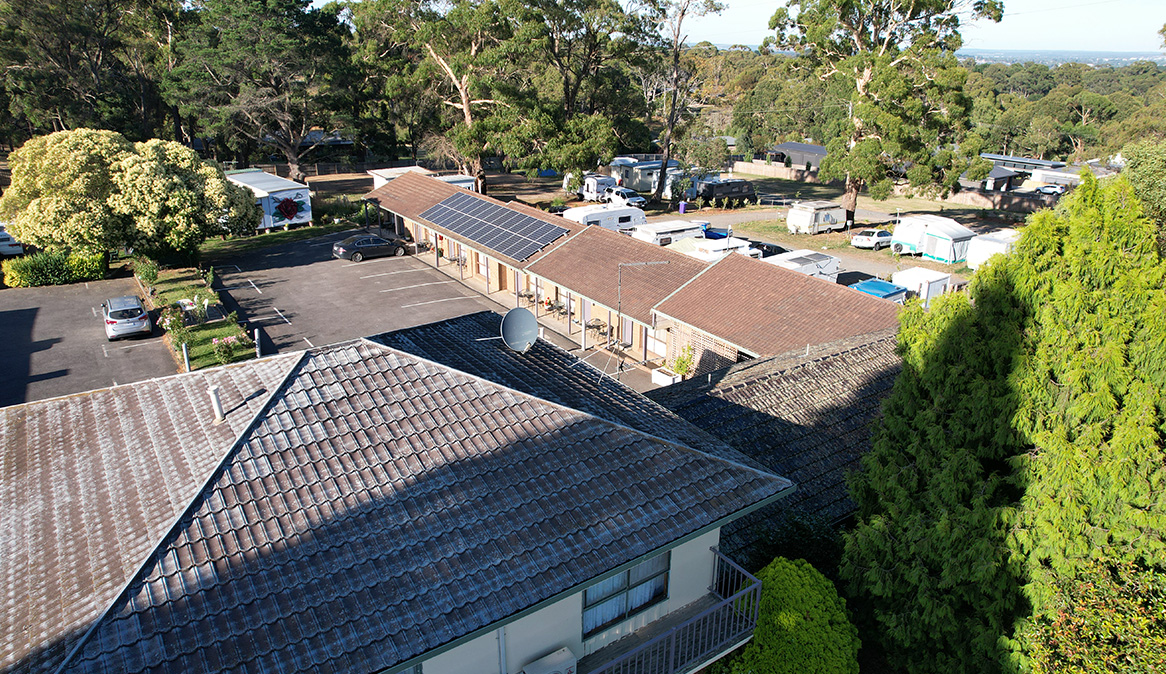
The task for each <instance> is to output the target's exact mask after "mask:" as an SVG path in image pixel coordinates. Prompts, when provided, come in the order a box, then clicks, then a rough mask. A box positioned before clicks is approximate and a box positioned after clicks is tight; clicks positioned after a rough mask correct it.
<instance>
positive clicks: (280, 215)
mask: <svg viewBox="0 0 1166 674" xmlns="http://www.w3.org/2000/svg"><path fill="white" fill-rule="evenodd" d="M226 173H227V180H230V181H231V182H233V183H235V184H236V185H239V186H240V187H246V188H247V189H249V190H251V192H253V193H254V194H255V203H256V204H259V208H260V209H262V211H263V220H262V222H260V223H259V227H258V228H259V229H261V230H267V229H273V228H275V227H283V228H284V229H287V228H288V227H290V226H291V225H299V224H305V223H310V222H311V221H312V196H311V192H310V190H309V189H308V186H307V185H303V184H300V183H297V182H295V181H294V180H288V179H287V178H280V177H279V176H277V175H273V174H271V173H264V172H263V171H261V170H259V169H241V170H238V171H227V172H226Z"/></svg>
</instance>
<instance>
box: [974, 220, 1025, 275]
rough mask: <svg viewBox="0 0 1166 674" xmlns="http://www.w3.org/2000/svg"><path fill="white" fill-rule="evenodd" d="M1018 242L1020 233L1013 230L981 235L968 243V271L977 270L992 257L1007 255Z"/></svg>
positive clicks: (1001, 230)
mask: <svg viewBox="0 0 1166 674" xmlns="http://www.w3.org/2000/svg"><path fill="white" fill-rule="evenodd" d="M1019 240H1020V232H1018V231H1016V230H1015V229H1000V230H997V231H995V232H990V233H988V234H981V235H979V236H977V237H975V238H973V239H972V240H971V242H970V243H968V260H967V265H968V269H978V268H979V267H980V265H982V264H984V263H985V262H987V261H988V259H989V258H991V257H992V256H993V255H997V254H1000V255H1007V254H1009V253H1011V252H1012V247H1013V246H1015V245H1016V242H1017V241H1019Z"/></svg>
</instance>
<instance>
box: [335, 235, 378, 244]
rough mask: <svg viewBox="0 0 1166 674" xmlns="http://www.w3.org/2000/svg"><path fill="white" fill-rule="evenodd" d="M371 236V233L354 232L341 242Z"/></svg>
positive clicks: (349, 241)
mask: <svg viewBox="0 0 1166 674" xmlns="http://www.w3.org/2000/svg"><path fill="white" fill-rule="evenodd" d="M369 236H371V234H353V235H352V236H350V237H348V238H347V239H344V240H343V241H341V242H340V243H353V242H355V241H356V240H357V239H365V238H368V237H369Z"/></svg>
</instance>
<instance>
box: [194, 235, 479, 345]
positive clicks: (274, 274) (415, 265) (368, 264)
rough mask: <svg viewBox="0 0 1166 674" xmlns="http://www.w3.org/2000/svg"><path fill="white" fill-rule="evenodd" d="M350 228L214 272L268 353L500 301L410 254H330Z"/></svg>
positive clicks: (395, 327) (435, 318) (271, 250)
mask: <svg viewBox="0 0 1166 674" xmlns="http://www.w3.org/2000/svg"><path fill="white" fill-rule="evenodd" d="M345 236H346V234H345V233H340V234H334V235H330V236H327V237H321V238H319V239H313V240H309V241H299V242H295V243H289V244H286V245H283V246H276V247H273V248H268V249H264V250H261V251H258V252H256V253H253V254H250V255H247V256H243V257H240V258H238V259H235V260H231V261H229V262H228V263H221V264H219V265H218V266H217V267H216V268H215V271H216V274H217V275H218V276H219V278H220V279H222V285H223V287H224V288H225V289H226V290H227V291H228V292H227V293H226V294H227V295H229V296H230V297H224V302H225V304H226V305H227V308H228V310H238V312H239V320H240V322H245V323H247V325H248V328H249V329H254V328H256V327H259V328H261V329H262V337H261V345H262V347H263V351H264V353H273V352H275V351H287V350H298V349H304V348H307V347H309V346H320V345H323V344H331V343H333V342H339V341H343V340H346V339H354V338H357V337H366V336H368V335H374V334H377V333H380V332H386V331H389V330H399V329H401V328H408V327H412V326H415V325H421V324H423V323H431V322H433V321H439V320H443V319H446V318H452V317H454V316H461V315H463V314H468V313H472V312H475V311H481V310H482V309H491V310H493V309H496V308H497V305H495V304H494V303H492V302H490V301H488V300H486V299H485V298H483V297H482V296H481V295H479V294H478V293H476V292H474V291H473V290H470V289H469V288H467V287H465V286H463V285H461V284H460V283H458V281H457V280H456V279H451V278H450V277H448V276H446V275H445V274H442V273H441V272H438V271H436V270H434V269H433V268H432V267H430V266H428V265H426V264H425V263H423V262H421V261H420V260H417V259H416V258H414V257H412V256H410V255H406V256H404V257H385V258H376V259H373V260H365V261H364V262H360V263H352V262H349V261H347V260H336V259H333V258H332V243H333V242H335V241H338V240H340V239H343V238H345Z"/></svg>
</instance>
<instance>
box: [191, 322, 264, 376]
mask: <svg viewBox="0 0 1166 674" xmlns="http://www.w3.org/2000/svg"><path fill="white" fill-rule="evenodd" d="M232 336H236V337H237V336H243V337H246V335H245V334H244V333H243V329H242V328H240V327H239V324H238V323H235V322H233V321H230V320H227V321H220V322H218V323H207V324H205V325H192V326H190V342H189V343H187V345H186V349H187V353H188V354H189V356H190V369H191V370H199V369H202V368H204V367H215V366H217V365H219V364H220V363H219V359H218V357H217V356H216V355H215V350H214V340H215V339H216V338H217V339H223V338H226V337H232ZM175 346H176V350H177V351H178V354H179V355H178V357H179V359H181V358H182V345H180V344H179V345H175ZM254 357H255V348H254V346H251V347H245V346H237V347H235V349H234V351H233V354H232V356H231V358H230V360H228V362H230V363H237V362H239V361H242V360H248V359H250V358H254Z"/></svg>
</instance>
